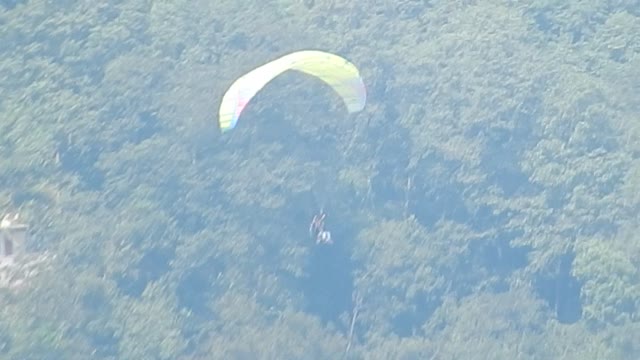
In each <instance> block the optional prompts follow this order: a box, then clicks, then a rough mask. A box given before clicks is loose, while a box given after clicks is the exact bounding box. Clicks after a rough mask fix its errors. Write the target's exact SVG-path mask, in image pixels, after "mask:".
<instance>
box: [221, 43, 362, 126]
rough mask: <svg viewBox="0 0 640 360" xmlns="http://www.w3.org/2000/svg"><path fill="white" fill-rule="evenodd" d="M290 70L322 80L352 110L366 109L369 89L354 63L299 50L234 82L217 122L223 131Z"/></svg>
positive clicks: (351, 111)
mask: <svg viewBox="0 0 640 360" xmlns="http://www.w3.org/2000/svg"><path fill="white" fill-rule="evenodd" d="M287 70H297V71H300V72H303V73H305V74H308V75H312V76H314V77H316V78H318V79H320V80H323V81H324V82H325V83H327V84H328V85H329V86H331V87H332V88H333V89H334V90H335V91H336V92H337V93H338V95H340V97H341V98H342V100H343V101H344V104H345V105H346V107H347V110H348V111H349V112H350V113H354V112H358V111H360V110H362V109H363V108H364V105H365V103H366V100H367V95H366V90H365V87H364V83H363V81H362V78H361V77H360V73H359V71H358V69H357V68H356V67H355V65H353V64H352V63H350V62H349V61H347V60H346V59H344V58H342V57H340V56H338V55H334V54H330V53H327V52H323V51H316V50H305V51H298V52H294V53H291V54H288V55H285V56H283V57H281V58H278V59H276V60H273V61H271V62H269V63H267V64H265V65H262V66H260V67H258V68H256V69H254V70H252V71H250V72H249V73H247V74H245V75H243V76H241V77H240V78H238V79H237V80H236V81H235V82H234V83H233V84H231V86H230V87H229V89H228V90H227V92H226V93H225V94H224V96H223V97H222V103H221V104H220V112H219V120H218V121H219V125H220V129H221V130H222V132H225V131H228V130H231V129H233V128H234V127H235V126H236V123H237V122H238V117H239V116H240V114H241V113H242V111H243V110H244V108H245V107H246V106H247V104H248V103H249V101H250V100H251V98H252V97H253V96H254V95H255V94H256V93H257V92H258V91H260V89H262V88H263V87H264V86H265V85H266V84H267V83H269V81H271V80H273V79H274V78H275V77H277V76H278V75H280V74H282V73H283V72H285V71H287Z"/></svg>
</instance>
